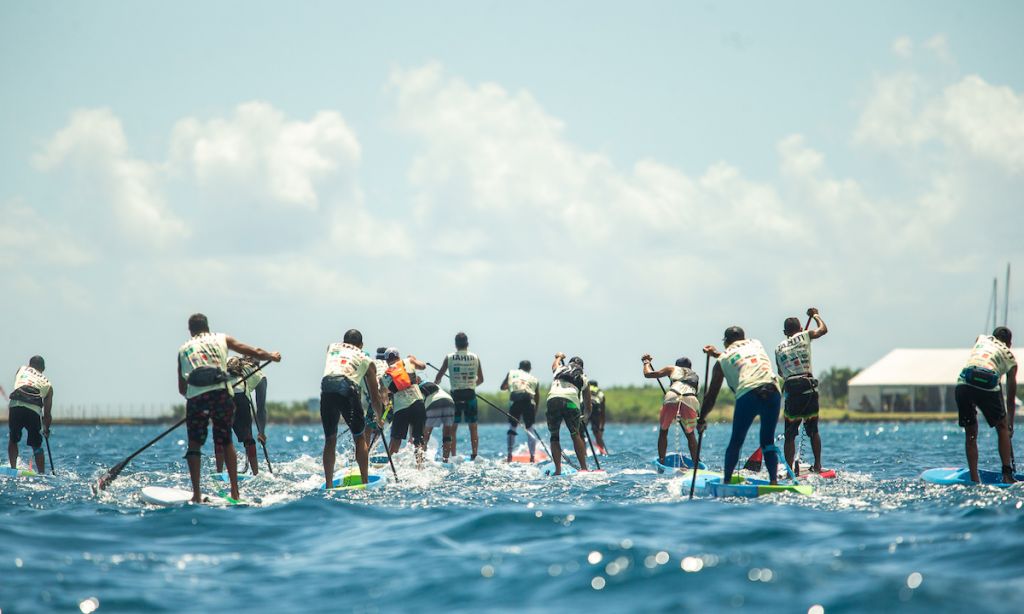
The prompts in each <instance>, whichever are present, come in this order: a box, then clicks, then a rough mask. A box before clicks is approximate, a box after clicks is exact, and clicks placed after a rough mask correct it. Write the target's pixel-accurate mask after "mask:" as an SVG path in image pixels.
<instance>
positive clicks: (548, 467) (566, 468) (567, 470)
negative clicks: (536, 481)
mask: <svg viewBox="0 0 1024 614" xmlns="http://www.w3.org/2000/svg"><path fill="white" fill-rule="evenodd" d="M537 468H538V469H540V474H541V475H547V476H553V475H555V464H554V463H553V462H551V461H548V462H546V463H541V464H540V465H539V466H538V467H537ZM574 473H576V468H575V467H573V466H572V465H570V464H568V463H562V473H561V475H572V474H574Z"/></svg>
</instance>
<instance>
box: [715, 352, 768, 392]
mask: <svg viewBox="0 0 1024 614" xmlns="http://www.w3.org/2000/svg"><path fill="white" fill-rule="evenodd" d="M718 364H720V365H721V366H722V373H723V374H724V375H725V381H726V382H728V384H729V388H731V389H732V391H733V392H734V393H736V398H737V399H739V398H740V397H742V396H743V395H745V394H747V393H748V392H750V391H751V390H753V389H754V388H758V387H760V386H763V385H765V384H771V385H773V386H775V387H776V388H778V386H779V384H778V382H776V381H775V374H774V373H772V361H771V359H770V358H768V353H767V352H765V350H764V346H763V345H761V342H760V341H758V340H757V339H743V340H742V341H737V342H736V343H733V344H732V345H730V346H729V347H728V348H727V349H726V350H725V351H724V352H722V355H721V356H719V357H718Z"/></svg>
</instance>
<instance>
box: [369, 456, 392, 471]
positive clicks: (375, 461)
mask: <svg viewBox="0 0 1024 614" xmlns="http://www.w3.org/2000/svg"><path fill="white" fill-rule="evenodd" d="M370 464H371V465H372V466H374V467H376V468H377V469H380V468H381V467H384V466H385V465H387V464H388V456H387V454H375V455H373V456H371V457H370Z"/></svg>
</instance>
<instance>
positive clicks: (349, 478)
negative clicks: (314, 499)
mask: <svg viewBox="0 0 1024 614" xmlns="http://www.w3.org/2000/svg"><path fill="white" fill-rule="evenodd" d="M367 480H368V482H367V483H366V484H363V478H362V476H360V475H359V474H358V473H350V474H348V475H346V476H345V477H341V478H334V480H333V483H332V486H331V490H372V489H374V488H379V487H381V486H383V485H384V478H383V477H382V476H379V475H371V476H367ZM326 489H327V488H326V484H323V483H321V484H320V490H326Z"/></svg>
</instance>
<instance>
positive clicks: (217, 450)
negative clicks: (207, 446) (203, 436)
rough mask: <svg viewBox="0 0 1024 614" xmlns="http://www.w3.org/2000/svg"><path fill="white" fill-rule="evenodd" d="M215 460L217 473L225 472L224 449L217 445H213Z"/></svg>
mask: <svg viewBox="0 0 1024 614" xmlns="http://www.w3.org/2000/svg"><path fill="white" fill-rule="evenodd" d="M213 458H214V459H216V461H217V473H220V472H221V471H224V448H223V446H219V445H217V444H214V445H213Z"/></svg>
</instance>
